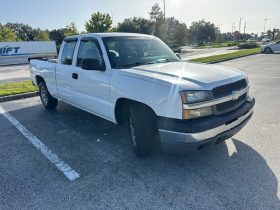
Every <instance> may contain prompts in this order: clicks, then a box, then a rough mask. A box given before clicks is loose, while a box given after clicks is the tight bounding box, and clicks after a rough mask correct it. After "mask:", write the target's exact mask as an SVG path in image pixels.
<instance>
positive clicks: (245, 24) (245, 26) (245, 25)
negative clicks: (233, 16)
mask: <svg viewBox="0 0 280 210" xmlns="http://www.w3.org/2000/svg"><path fill="white" fill-rule="evenodd" d="M246 28H247V23H246V22H245V23H244V35H245V33H246Z"/></svg>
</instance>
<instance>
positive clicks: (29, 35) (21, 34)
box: [5, 23, 37, 41]
mask: <svg viewBox="0 0 280 210" xmlns="http://www.w3.org/2000/svg"><path fill="white" fill-rule="evenodd" d="M5 26H6V27H9V28H10V29H11V30H12V31H13V32H14V33H15V34H16V36H17V37H18V39H20V40H22V41H33V40H34V37H35V36H36V34H37V30H36V29H33V28H32V27H31V26H29V25H27V24H23V23H7V24H6V25H5Z"/></svg>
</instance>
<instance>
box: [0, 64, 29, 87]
mask: <svg viewBox="0 0 280 210" xmlns="http://www.w3.org/2000/svg"><path fill="white" fill-rule="evenodd" d="M28 79H30V73H29V69H28V65H26V64H22V65H10V66H1V65H0V84H3V83H9V82H18V81H23V80H28Z"/></svg>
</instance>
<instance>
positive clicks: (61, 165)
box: [0, 106, 80, 181]
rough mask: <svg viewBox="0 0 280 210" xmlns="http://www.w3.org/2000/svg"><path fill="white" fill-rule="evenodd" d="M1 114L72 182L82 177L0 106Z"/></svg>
mask: <svg viewBox="0 0 280 210" xmlns="http://www.w3.org/2000/svg"><path fill="white" fill-rule="evenodd" d="M0 114H2V115H3V116H4V117H5V118H6V119H7V120H9V122H10V123H11V124H12V125H13V126H15V128H17V129H18V131H19V132H20V133H21V134H22V135H23V136H24V137H25V138H26V139H27V140H28V141H29V142H31V144H32V145H33V146H34V147H35V148H36V149H38V150H39V151H40V152H41V153H42V154H43V155H44V156H45V157H46V158H47V159H48V160H49V161H50V162H51V163H53V164H54V165H55V166H56V168H57V169H58V170H59V171H61V172H62V173H63V174H64V175H65V176H66V177H67V178H68V179H69V180H70V181H74V180H76V179H78V178H79V177H80V174H78V173H77V172H76V171H74V170H73V169H72V168H71V167H70V166H69V165H68V164H66V163H65V162H64V161H63V160H61V159H60V158H59V157H58V156H57V155H56V154H55V153H54V152H53V151H51V150H50V149H49V148H48V147H47V146H46V145H45V144H44V143H43V142H41V141H40V140H39V139H38V138H37V137H36V136H35V135H34V134H32V133H31V132H30V131H29V130H28V129H27V128H25V127H24V126H23V125H22V124H20V123H19V122H18V121H17V120H16V119H15V118H14V117H13V116H12V115H11V114H9V113H8V112H6V111H5V110H4V109H3V108H2V107H1V106H0Z"/></svg>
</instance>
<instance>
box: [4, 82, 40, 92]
mask: <svg viewBox="0 0 280 210" xmlns="http://www.w3.org/2000/svg"><path fill="white" fill-rule="evenodd" d="M37 90H38V89H37V87H35V86H34V85H33V84H32V82H31V81H30V80H27V81H22V82H11V83H6V84H0V96H9V95H15V94H20V93H30V92H34V91H37Z"/></svg>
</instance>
